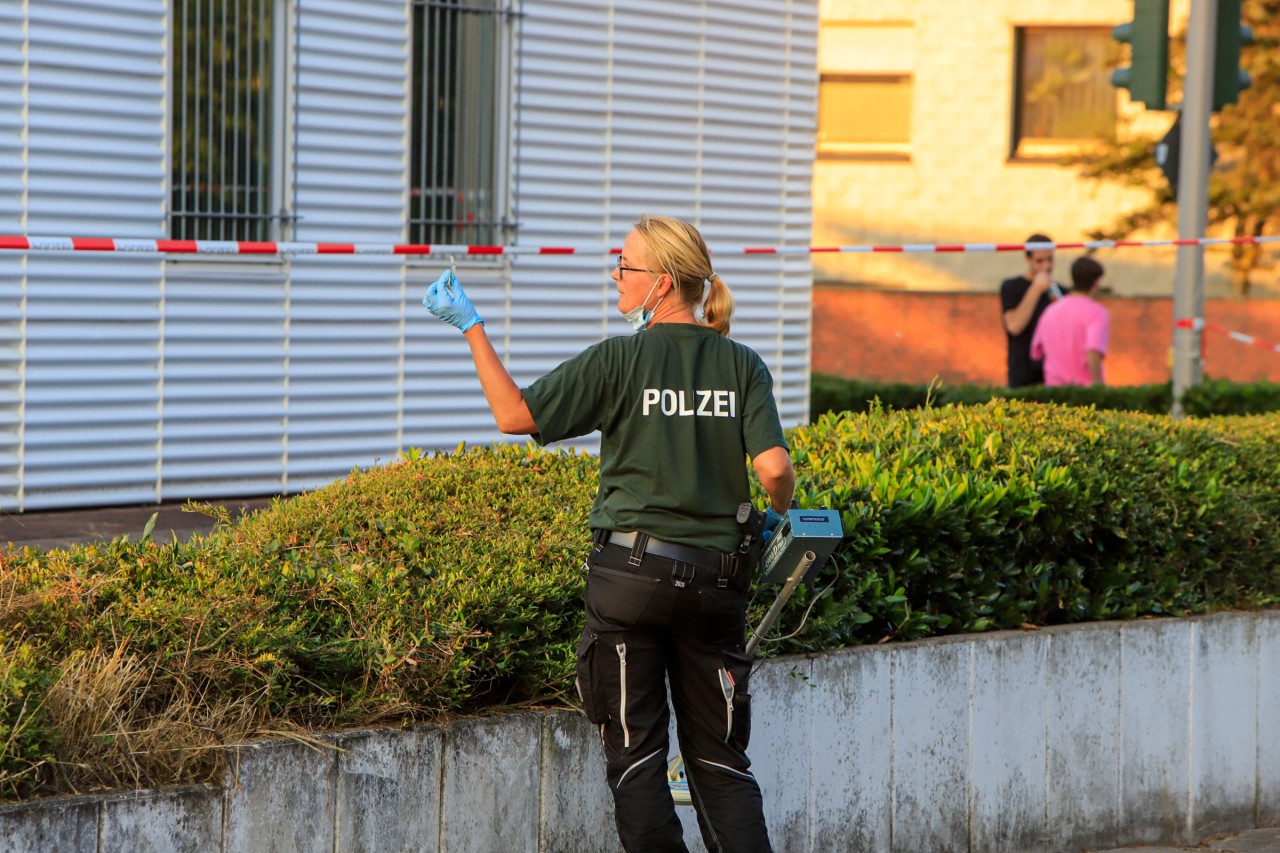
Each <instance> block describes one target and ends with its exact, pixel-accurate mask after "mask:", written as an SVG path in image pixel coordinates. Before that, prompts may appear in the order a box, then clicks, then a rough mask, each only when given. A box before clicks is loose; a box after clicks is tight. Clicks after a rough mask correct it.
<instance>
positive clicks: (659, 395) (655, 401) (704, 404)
mask: <svg viewBox="0 0 1280 853" xmlns="http://www.w3.org/2000/svg"><path fill="white" fill-rule="evenodd" d="M640 399H641V403H640V410H641V411H640V413H641V414H642V415H648V414H650V412H653V413H654V414H656V413H658V412H661V413H662V414H664V415H666V416H667V417H698V418H733V417H737V412H738V394H737V392H736V391H715V390H712V389H710V388H698V389H696V390H693V391H686V390H679V391H675V390H672V389H671V388H646V389H644V392H643V394H642V395H641V398H640Z"/></svg>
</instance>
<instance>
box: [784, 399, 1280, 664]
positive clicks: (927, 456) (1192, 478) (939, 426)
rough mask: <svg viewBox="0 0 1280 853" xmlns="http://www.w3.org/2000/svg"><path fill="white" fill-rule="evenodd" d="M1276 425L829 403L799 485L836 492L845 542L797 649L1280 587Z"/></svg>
mask: <svg viewBox="0 0 1280 853" xmlns="http://www.w3.org/2000/svg"><path fill="white" fill-rule="evenodd" d="M1267 423H1268V424H1270V425H1271V426H1270V427H1268V428H1266V429H1263V428H1261V427H1259V426H1257V425H1256V424H1253V423H1251V422H1250V421H1248V420H1238V421H1230V420H1224V421H1220V422H1214V423H1212V424H1209V423H1188V422H1175V421H1172V420H1170V419H1168V418H1164V417H1152V416H1146V415H1134V414H1127V413H1116V412H1101V411H1097V410H1094V409H1083V408H1074V409H1064V408H1059V407H1056V406H1043V405H1032V404H1027V403H1022V402H1017V401H1006V400H997V401H993V402H991V403H989V404H986V405H983V406H976V407H960V406H951V407H947V408H943V409H914V410H904V411H900V412H894V413H890V414H887V415H886V414H883V413H879V412H875V411H873V412H871V413H865V414H849V413H842V414H827V415H824V416H823V417H822V418H820V419H819V420H818V422H817V423H815V424H814V425H813V426H812V427H810V428H807V429H803V430H798V431H796V433H795V434H794V435H793V453H794V456H795V460H796V465H797V468H798V469H799V470H801V471H803V472H804V474H805V478H804V482H803V484H802V487H801V489H800V493H799V500H800V503H801V505H802V506H805V505H808V506H814V505H826V506H831V507H839V508H840V509H841V510H842V512H843V520H844V527H845V540H844V542H843V543H842V545H841V547H840V549H839V550H838V551H837V553H836V556H835V558H834V562H835V564H836V569H835V572H836V575H835V578H834V581H833V582H832V586H831V588H830V590H828V591H825V592H822V593H821V598H820V600H819V601H817V602H816V603H815V606H814V608H813V612H812V613H811V615H810V617H809V624H808V625H807V626H806V630H805V631H804V632H802V633H801V634H800V636H798V637H797V638H795V639H793V640H791V641H789V643H788V646H787V648H788V649H791V650H799V649H820V648H829V647H831V646H833V645H844V644H848V643H857V642H876V641H882V640H885V639H912V638H917V637H923V636H927V635H930V634H935V633H939V632H942V631H946V632H970V631H984V630H989V629H994V628H1017V627H1019V626H1024V625H1033V626H1034V625H1045V624H1055V623H1062V622H1077V621H1085V620H1096V619H1116V618H1124V619H1127V618H1133V617H1135V616H1140V615H1174V614H1184V613H1192V612H1198V611H1201V610H1204V609H1206V608H1212V607H1219V606H1235V605H1246V604H1250V603H1260V602H1263V601H1275V600H1277V596H1278V594H1280V577H1278V576H1277V574H1276V566H1277V565H1280V535H1278V534H1277V532H1276V531H1275V530H1274V525H1273V524H1272V523H1271V522H1270V521H1269V520H1268V519H1271V518H1274V515H1273V514H1272V513H1274V511H1275V507H1276V503H1277V501H1276V499H1275V497H1274V489H1273V487H1272V485H1271V484H1272V482H1274V479H1273V478H1274V476H1275V474H1276V473H1277V472H1280V467H1277V466H1280V453H1278V452H1277V451H1275V450H1272V449H1271V448H1270V446H1268V444H1267V441H1268V440H1269V439H1271V438H1274V437H1275V435H1276V433H1277V432H1278V431H1280V430H1277V429H1276V428H1275V425H1274V421H1273V420H1272V419H1268V421H1267ZM807 594H808V595H812V594H814V592H813V591H810V592H809V593H807ZM803 599H804V597H803V596H802V597H801V600H803ZM797 609H798V608H797ZM797 609H792V610H789V611H788V613H787V614H786V617H785V618H784V620H783V624H782V628H781V630H783V631H784V632H789V631H790V630H795V628H796V627H797V626H798V619H799V615H800V614H799V613H798V612H797Z"/></svg>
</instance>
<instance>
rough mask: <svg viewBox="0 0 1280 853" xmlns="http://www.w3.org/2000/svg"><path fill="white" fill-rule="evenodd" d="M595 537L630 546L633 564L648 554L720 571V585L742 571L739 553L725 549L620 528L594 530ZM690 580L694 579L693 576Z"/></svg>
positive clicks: (605, 542)
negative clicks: (700, 545) (681, 543)
mask: <svg viewBox="0 0 1280 853" xmlns="http://www.w3.org/2000/svg"><path fill="white" fill-rule="evenodd" d="M592 539H593V540H594V541H595V543H596V544H597V545H598V546H602V547H603V546H604V545H617V546H619V547H621V548H627V549H629V550H630V551H631V556H630V557H629V558H628V562H629V563H631V565H633V566H638V565H640V562H641V561H642V560H643V559H644V555H645V554H654V555H656V556H659V557H666V558H667V559H670V560H675V561H677V562H680V563H686V564H688V565H690V566H696V567H698V568H700V569H709V570H711V571H713V572H715V573H716V574H717V586H720V587H725V586H728V585H729V579H730V578H732V577H733V576H734V575H735V574H736V573H737V571H738V558H737V555H736V554H725V553H723V552H721V551H711V550H708V549H706V548H694V547H693V546H691V545H680V544H678V543H676V542H664V541H663V540H661V539H655V538H653V537H652V536H650V535H649V534H647V533H637V532H636V531H627V532H625V533H619V532H618V531H616V530H596V531H593V534H592ZM673 578H674V575H673ZM688 580H692V576H690V577H689V578H688ZM686 582H687V581H686ZM677 585H678V586H684V585H685V584H684V583H679V584H677Z"/></svg>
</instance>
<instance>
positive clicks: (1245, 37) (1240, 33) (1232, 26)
mask: <svg viewBox="0 0 1280 853" xmlns="http://www.w3.org/2000/svg"><path fill="white" fill-rule="evenodd" d="M1215 33H1216V35H1215V37H1214V40H1215V43H1214V50H1213V109H1214V111H1215V112H1216V111H1218V110H1220V109H1222V108H1223V107H1225V106H1226V105H1227V104H1234V103H1235V102H1236V101H1237V100H1239V97H1240V90H1241V89H1248V88H1249V87H1250V86H1252V85H1253V78H1252V77H1250V76H1249V72H1248V71H1245V70H1244V69H1243V68H1241V67H1240V48H1241V46H1243V45H1246V44H1253V30H1251V29H1249V27H1248V26H1246V25H1245V24H1242V23H1240V0H1218V20H1217V26H1216V28H1215Z"/></svg>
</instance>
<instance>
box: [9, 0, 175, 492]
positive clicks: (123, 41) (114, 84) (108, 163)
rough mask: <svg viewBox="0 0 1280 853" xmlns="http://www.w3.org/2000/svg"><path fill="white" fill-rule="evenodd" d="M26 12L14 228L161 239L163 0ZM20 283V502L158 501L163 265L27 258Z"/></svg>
mask: <svg viewBox="0 0 1280 853" xmlns="http://www.w3.org/2000/svg"><path fill="white" fill-rule="evenodd" d="M28 9H29V11H28V15H29V19H28V25H27V26H28V63H29V64H28V72H27V79H28V96H27V99H28V116H27V134H28V139H27V157H26V176H25V177H26V189H27V195H26V201H25V215H26V221H25V223H24V226H25V230H26V231H27V232H28V233H30V234H37V235H38V234H52V235H75V236H112V237H155V236H158V234H159V233H160V228H161V227H162V223H163V214H164V195H163V192H164V171H163V170H164V121H163V119H164V114H165V113H164V71H165V29H164V15H165V8H164V3H163V2H162V0H116V2H96V0H95V2H88V0H84V2H72V1H71V0H65V1H64V2H48V0H42V2H36V3H30V4H28ZM87 32H91V33H92V38H86V37H85V34H86V33H87ZM26 286H27V298H26V303H25V322H26V364H25V380H26V381H25V394H24V404H25V409H24V412H25V431H24V441H23V493H22V499H21V504H22V507H23V508H24V509H37V508H40V507H47V506H62V505H67V504H69V503H122V502H135V501H145V500H155V499H156V497H157V492H156V474H157V466H158V464H159V455H158V454H159V445H158V439H159V422H158V417H159V412H160V387H159V362H160V299H161V288H160V262H159V260H158V259H157V258H155V257H138V258H134V257H127V258H123V257H122V258H111V259H105V258H102V257H97V256H94V255H87V254H86V255H40V254H36V255H32V256H31V257H30V258H29V259H28V261H27V276H26Z"/></svg>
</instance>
